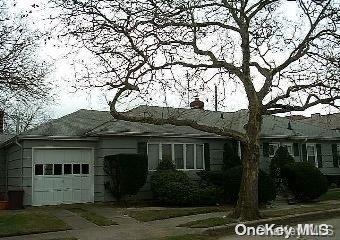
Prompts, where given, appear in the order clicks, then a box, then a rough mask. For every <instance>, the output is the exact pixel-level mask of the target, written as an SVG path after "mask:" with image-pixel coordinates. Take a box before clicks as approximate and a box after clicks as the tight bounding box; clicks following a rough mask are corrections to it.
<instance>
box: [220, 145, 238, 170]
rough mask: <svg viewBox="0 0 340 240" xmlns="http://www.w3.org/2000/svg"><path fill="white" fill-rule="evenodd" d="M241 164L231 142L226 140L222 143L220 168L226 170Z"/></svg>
mask: <svg viewBox="0 0 340 240" xmlns="http://www.w3.org/2000/svg"><path fill="white" fill-rule="evenodd" d="M241 164H242V162H241V159H240V157H239V156H238V154H237V152H236V149H235V147H234V146H233V143H232V142H227V143H226V144H224V151H223V166H222V170H223V171H225V170H228V169H229V168H233V167H236V166H240V165H241Z"/></svg>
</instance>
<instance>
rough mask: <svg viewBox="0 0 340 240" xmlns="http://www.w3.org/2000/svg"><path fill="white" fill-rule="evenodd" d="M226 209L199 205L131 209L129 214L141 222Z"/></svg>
mask: <svg viewBox="0 0 340 240" xmlns="http://www.w3.org/2000/svg"><path fill="white" fill-rule="evenodd" d="M223 211H227V209H226V208H223V207H199V208H168V209H162V210H133V211H129V213H128V214H129V216H130V217H133V218H135V219H137V220H138V221H141V222H149V221H154V220H160V219H167V218H174V217H182V216H189V215H195V214H201V213H211V212H223Z"/></svg>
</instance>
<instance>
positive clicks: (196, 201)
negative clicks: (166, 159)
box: [151, 163, 220, 206]
mask: <svg viewBox="0 0 340 240" xmlns="http://www.w3.org/2000/svg"><path fill="white" fill-rule="evenodd" d="M160 166H162V167H159V168H158V169H157V171H156V172H155V173H153V175H152V176H151V190H152V193H153V196H154V198H156V200H158V201H160V202H161V203H162V204H166V205H173V206H195V205H198V206H199V205H213V204H216V203H217V202H218V199H219V194H220V191H219V190H218V189H217V188H216V187H211V186H210V187H209V186H204V185H199V184H198V183H197V182H195V181H193V180H191V179H190V178H189V176H188V175H187V174H186V173H185V172H183V171H178V170H175V169H173V167H172V166H171V165H170V164H169V163H164V164H160ZM164 166H167V167H164Z"/></svg>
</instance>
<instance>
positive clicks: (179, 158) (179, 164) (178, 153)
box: [174, 144, 184, 169]
mask: <svg viewBox="0 0 340 240" xmlns="http://www.w3.org/2000/svg"><path fill="white" fill-rule="evenodd" d="M174 148H175V163H176V169H184V156H183V144H175V145H174Z"/></svg>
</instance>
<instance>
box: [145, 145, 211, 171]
mask: <svg viewBox="0 0 340 240" xmlns="http://www.w3.org/2000/svg"><path fill="white" fill-rule="evenodd" d="M162 159H170V160H172V161H173V163H174V164H175V166H176V169H182V170H203V169H204V145H203V144H194V143H149V144H148V162H149V170H155V169H156V168H157V166H158V163H159V161H160V160H162Z"/></svg>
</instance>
